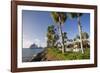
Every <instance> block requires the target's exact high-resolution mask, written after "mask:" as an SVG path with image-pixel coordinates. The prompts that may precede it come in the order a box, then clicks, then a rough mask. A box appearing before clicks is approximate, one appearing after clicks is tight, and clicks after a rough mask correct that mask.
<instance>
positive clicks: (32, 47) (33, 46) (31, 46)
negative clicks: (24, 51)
mask: <svg viewBox="0 0 100 73" xmlns="http://www.w3.org/2000/svg"><path fill="white" fill-rule="evenodd" d="M29 48H30V49H42V48H43V47H39V46H38V45H37V44H35V43H33V44H31V45H30V47H29Z"/></svg>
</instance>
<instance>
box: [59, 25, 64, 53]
mask: <svg viewBox="0 0 100 73" xmlns="http://www.w3.org/2000/svg"><path fill="white" fill-rule="evenodd" d="M62 35H63V32H62V28H61V24H60V40H61V46H62V53H63V54H64V53H65V47H64V40H63V36H62Z"/></svg>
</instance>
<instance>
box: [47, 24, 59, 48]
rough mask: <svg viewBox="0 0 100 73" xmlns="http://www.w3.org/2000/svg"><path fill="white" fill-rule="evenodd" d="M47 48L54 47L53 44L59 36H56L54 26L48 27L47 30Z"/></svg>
mask: <svg viewBox="0 0 100 73" xmlns="http://www.w3.org/2000/svg"><path fill="white" fill-rule="evenodd" d="M47 31H48V32H47V38H48V39H47V46H48V47H54V46H55V43H56V42H57V40H58V39H59V36H58V35H57V34H56V29H55V27H54V25H50V26H48V29H47Z"/></svg>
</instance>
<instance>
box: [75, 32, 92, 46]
mask: <svg viewBox="0 0 100 73" xmlns="http://www.w3.org/2000/svg"><path fill="white" fill-rule="evenodd" d="M79 39H80V36H79V35H76V37H75V38H74V41H75V42H74V44H78V43H79ZM88 39H89V35H88V33H87V32H82V43H83V47H84V48H87V46H88V48H89V46H90V45H89V40H88ZM79 45H80V44H79Z"/></svg>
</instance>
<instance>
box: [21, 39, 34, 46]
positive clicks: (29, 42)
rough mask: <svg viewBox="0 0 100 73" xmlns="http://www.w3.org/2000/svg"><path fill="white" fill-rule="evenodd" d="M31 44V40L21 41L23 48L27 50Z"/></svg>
mask: <svg viewBox="0 0 100 73" xmlns="http://www.w3.org/2000/svg"><path fill="white" fill-rule="evenodd" d="M32 43H33V42H32V41H31V40H25V39H23V48H29V46H30V45H31V44H32Z"/></svg>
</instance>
